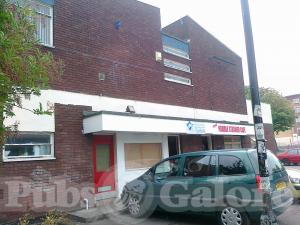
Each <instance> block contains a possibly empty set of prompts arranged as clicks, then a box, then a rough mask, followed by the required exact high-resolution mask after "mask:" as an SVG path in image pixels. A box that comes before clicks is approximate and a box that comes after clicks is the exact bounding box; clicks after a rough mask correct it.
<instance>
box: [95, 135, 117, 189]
mask: <svg viewBox="0 0 300 225" xmlns="http://www.w3.org/2000/svg"><path fill="white" fill-rule="evenodd" d="M93 161H94V183H95V193H96V194H97V193H103V192H109V191H114V190H115V158H114V145H113V136H108V135H105V136H94V137H93Z"/></svg>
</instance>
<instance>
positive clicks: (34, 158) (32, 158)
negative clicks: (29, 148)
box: [2, 132, 56, 162]
mask: <svg viewBox="0 0 300 225" xmlns="http://www.w3.org/2000/svg"><path fill="white" fill-rule="evenodd" d="M20 133H21V134H48V135H50V146H51V147H50V150H51V154H50V155H45V156H11V157H6V156H5V146H6V145H4V146H3V148H2V156H3V162H21V161H39V160H54V159H56V158H55V153H54V133H48V132H20ZM9 145H20V144H9ZM21 145H22V144H21ZM23 145H26V144H23Z"/></svg>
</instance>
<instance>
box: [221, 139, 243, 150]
mask: <svg viewBox="0 0 300 225" xmlns="http://www.w3.org/2000/svg"><path fill="white" fill-rule="evenodd" d="M224 145H225V149H239V148H242V143H241V137H240V136H225V137H224Z"/></svg>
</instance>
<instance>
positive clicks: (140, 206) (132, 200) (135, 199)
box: [127, 194, 155, 218]
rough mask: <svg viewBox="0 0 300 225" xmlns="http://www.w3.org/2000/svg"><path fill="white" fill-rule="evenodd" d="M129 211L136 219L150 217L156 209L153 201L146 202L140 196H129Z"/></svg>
mask: <svg viewBox="0 0 300 225" xmlns="http://www.w3.org/2000/svg"><path fill="white" fill-rule="evenodd" d="M127 210H128V212H129V214H130V216H132V217H134V218H144V217H148V216H150V215H151V214H152V213H153V212H154V210H155V207H154V204H153V202H152V201H151V200H145V199H144V198H143V197H142V196H141V195H138V194H129V197H128V204H127Z"/></svg>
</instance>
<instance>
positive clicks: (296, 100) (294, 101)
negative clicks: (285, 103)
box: [292, 98, 300, 103]
mask: <svg viewBox="0 0 300 225" xmlns="http://www.w3.org/2000/svg"><path fill="white" fill-rule="evenodd" d="M292 102H293V103H299V102H300V100H299V98H294V99H293V100H292Z"/></svg>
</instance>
